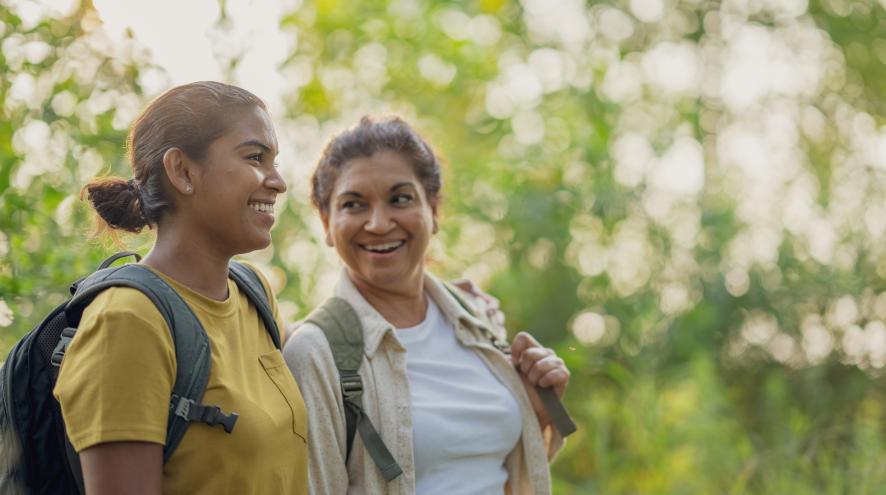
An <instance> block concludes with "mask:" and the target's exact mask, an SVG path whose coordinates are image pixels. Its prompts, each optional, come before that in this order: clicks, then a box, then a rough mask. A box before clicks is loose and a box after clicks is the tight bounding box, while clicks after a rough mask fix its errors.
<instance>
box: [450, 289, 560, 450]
mask: <svg viewBox="0 0 886 495" xmlns="http://www.w3.org/2000/svg"><path fill="white" fill-rule="evenodd" d="M443 286H444V287H446V290H448V291H449V293H450V294H451V295H452V297H454V298H455V300H456V301H458V303H459V304H460V305H461V307H462V308H464V309H465V311H467V312H468V313H470V314H471V315H472V316H474V317H476V318H478V319H479V320H480V321H482V322H483V323H485V324H486V325H489V326H491V325H492V323H491V322H490V321H489V318H487V317H486V315H484V314H481V312H480V311H477V309H476V308H474V307H473V306H472V305H471V304H469V303H468V302H467V300H466V299H465V298H464V295H463V294H462V293H461V289H459V288H457V287H455V286H454V285H451V284H449V283H445V282H444V283H443ZM483 330H484V332H485V333H486V335H487V337H488V338H489V339H490V340H491V341H492V345H494V346H495V347H496V348H497V349H499V350H501V351H502V352H504V353H505V354H508V355H510V354H511V346H510V345H509V344H508V343H507V342H502V340H501V339H498V338H496V337H495V336H494V335H493V334H492V332H490V331H489V330H487V329H483ZM535 391H536V392H537V393H538V397H539V398H540V399H541V403H542V405H543V406H544V408H545V410H546V411H547V412H548V416H549V417H550V418H551V423H552V424H553V425H554V428H556V429H557V431H558V432H559V433H560V436H562V437H563V438H566V437H568V436H569V435H571V434H573V433H575V431H576V426H575V422H574V421H573V420H572V418H571V417H570V416H569V411H567V410H566V406H564V405H563V402H562V401H561V400H560V398H559V397H557V394H556V393H554V389H552V388H550V387H545V388H542V387H539V386H536V387H535Z"/></svg>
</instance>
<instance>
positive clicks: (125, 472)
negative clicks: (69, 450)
mask: <svg viewBox="0 0 886 495" xmlns="http://www.w3.org/2000/svg"><path fill="white" fill-rule="evenodd" d="M80 464H81V466H82V467H83V483H84V485H85V487H86V494H87V495H117V494H120V493H126V494H128V495H160V493H161V490H162V487H163V446H162V445H160V444H157V443H148V442H109V443H102V444H98V445H95V446H93V447H89V448H87V449H84V450H83V451H82V452H80Z"/></svg>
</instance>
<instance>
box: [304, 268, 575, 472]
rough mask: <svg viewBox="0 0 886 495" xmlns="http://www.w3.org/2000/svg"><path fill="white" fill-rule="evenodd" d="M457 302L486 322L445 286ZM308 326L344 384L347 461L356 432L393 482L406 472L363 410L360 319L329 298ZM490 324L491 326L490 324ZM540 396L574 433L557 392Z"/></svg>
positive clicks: (501, 346)
mask: <svg viewBox="0 0 886 495" xmlns="http://www.w3.org/2000/svg"><path fill="white" fill-rule="evenodd" d="M443 285H444V286H445V287H446V289H447V290H448V291H449V293H450V294H451V295H452V296H453V297H454V298H455V299H456V300H457V301H458V303H459V304H460V305H461V306H462V307H463V308H464V309H465V310H466V311H467V312H468V313H470V314H471V315H472V316H474V317H476V318H478V319H480V320H481V321H484V322H487V323H488V320H487V318H486V316H485V315H483V314H481V313H480V312H479V311H477V310H476V309H475V308H474V307H473V306H472V305H471V304H469V303H468V302H467V299H466V298H465V297H464V295H463V294H462V293H461V290H460V289H458V288H457V287H455V286H452V285H450V284H447V283H445V284H443ZM304 322H305V323H313V324H314V325H316V326H318V327H319V328H320V329H321V330H322V331H323V334H324V335H325V336H326V340H327V341H328V342H329V348H330V350H331V351H332V358H333V360H334V361H335V367H336V368H337V369H338V376H339V382H340V384H341V393H342V402H343V404H344V409H345V428H346V432H347V451H346V456H345V462H346V463H347V461H348V459H349V458H350V457H351V448H352V446H353V445H354V437H355V436H356V434H357V431H359V432H360V438H361V439H362V440H363V445H364V447H365V448H366V452H367V453H368V454H369V456H370V457H371V458H372V461H373V462H374V463H375V465H376V467H378V469H379V471H380V472H381V475H382V476H383V477H384V479H385V480H386V481H391V480H392V479H394V478H396V477H397V476H399V475H400V474H402V473H403V470H402V469H401V468H400V465H399V464H397V461H396V460H395V459H394V456H393V455H392V454H391V452H390V451H389V450H388V448H387V446H385V443H384V441H382V439H381V436H380V435H379V434H378V432H377V431H376V429H375V427H374V426H373V425H372V421H370V419H369V416H367V415H366V412H365V411H364V410H363V379H362V378H361V377H360V374H359V370H360V364H361V363H362V362H363V350H364V348H363V326H362V324H361V323H360V318H359V316H357V313H356V312H355V311H354V308H353V307H352V306H351V304H350V303H348V302H347V301H345V300H344V299H341V298H339V297H331V298H329V299H327V300H326V301H325V302H324V303H323V304H322V305H321V306H320V307H318V308H317V309H315V310H314V311H313V312H311V314H309V315H308V317H307V318H305V320H304ZM488 324H489V323H488ZM486 337H487V338H488V339H489V340H490V342H491V343H492V345H493V346H494V347H495V348H496V349H498V350H500V351H501V352H503V353H505V354H510V352H511V350H510V345H508V343H507V342H505V341H502V340H501V339H498V338H496V337H495V336H494V335H492V334H491V333H487V335H486ZM536 391H537V392H538V395H539V397H540V398H541V401H542V404H544V407H545V409H546V410H547V412H548V415H549V416H550V417H551V421H552V423H553V424H554V427H555V428H556V429H557V431H558V432H560V435H562V436H563V437H564V438H565V437H566V436H568V435H571V434H572V433H574V432H575V430H576V427H575V423H574V422H573V421H572V418H570V417H569V413H568V412H567V411H566V408H565V407H564V406H563V403H562V402H560V399H559V398H558V397H557V395H556V393H554V390H553V389H551V388H541V387H537V388H536Z"/></svg>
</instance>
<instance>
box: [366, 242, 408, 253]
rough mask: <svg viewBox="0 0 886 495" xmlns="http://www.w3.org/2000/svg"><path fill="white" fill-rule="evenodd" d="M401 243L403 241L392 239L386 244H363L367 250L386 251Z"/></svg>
mask: <svg viewBox="0 0 886 495" xmlns="http://www.w3.org/2000/svg"><path fill="white" fill-rule="evenodd" d="M401 244H403V241H394V242H389V243H387V244H376V245H375V246H368V245H367V246H363V247H365V248H366V249H367V250H369V251H387V250H389V249H394V248H396V247H400V245H401Z"/></svg>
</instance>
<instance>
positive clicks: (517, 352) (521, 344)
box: [511, 332, 533, 363]
mask: <svg viewBox="0 0 886 495" xmlns="http://www.w3.org/2000/svg"><path fill="white" fill-rule="evenodd" d="M532 340H533V339H532V336H531V335H529V334H528V333H526V332H519V333H518V334H517V335H515V336H514V340H512V341H511V359H512V360H513V362H514V363H519V362H520V357H521V356H522V355H523V351H524V350H525V349H526V348H528V347H530V346H531V345H532Z"/></svg>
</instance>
